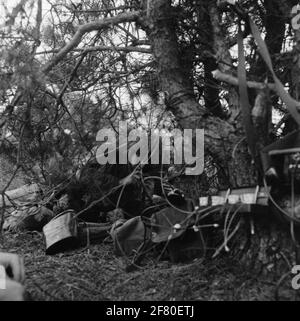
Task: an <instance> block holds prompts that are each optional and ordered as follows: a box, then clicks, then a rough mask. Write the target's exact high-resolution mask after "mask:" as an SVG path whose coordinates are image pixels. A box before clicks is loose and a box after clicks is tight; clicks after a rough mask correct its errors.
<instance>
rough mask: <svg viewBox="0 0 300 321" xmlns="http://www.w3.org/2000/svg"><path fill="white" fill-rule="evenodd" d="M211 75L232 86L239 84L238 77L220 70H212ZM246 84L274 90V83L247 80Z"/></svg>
mask: <svg viewBox="0 0 300 321" xmlns="http://www.w3.org/2000/svg"><path fill="white" fill-rule="evenodd" d="M212 75H213V77H214V78H215V79H217V80H219V81H223V82H226V83H227V84H230V85H233V86H238V85H239V80H238V78H236V77H234V76H232V75H229V74H227V73H224V72H221V71H220V70H218V69H217V70H214V71H213V72H212ZM247 85H248V87H249V88H252V89H258V90H264V89H265V88H269V89H270V90H273V91H276V88H275V85H274V84H268V83H266V84H264V83H261V82H256V81H247Z"/></svg>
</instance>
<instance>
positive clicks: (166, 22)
mask: <svg viewBox="0 0 300 321" xmlns="http://www.w3.org/2000/svg"><path fill="white" fill-rule="evenodd" d="M147 9H148V10H147V17H144V19H143V27H144V29H145V31H146V33H147V36H148V38H149V40H150V42H151V45H152V51H153V55H154V58H155V60H156V63H157V71H158V75H159V79H160V85H161V89H162V90H163V91H164V92H166V93H167V96H168V97H169V100H168V107H169V109H170V110H171V111H172V113H173V114H174V116H175V117H176V119H177V121H178V123H179V125H180V126H181V127H182V128H191V129H196V128H202V129H204V130H205V149H206V150H207V151H209V153H210V154H211V155H212V156H213V157H214V160H215V161H216V162H218V163H219V164H220V166H221V167H222V168H223V169H224V171H225V172H226V173H227V176H228V182H229V185H230V186H231V187H237V186H245V185H253V184H256V182H257V179H256V178H257V175H256V171H255V169H254V166H253V165H251V157H250V154H249V152H248V150H247V146H246V144H245V142H244V139H243V138H244V136H245V134H244V132H243V129H242V128H241V126H237V123H236V122H235V121H232V122H231V123H230V122H227V121H225V120H222V119H220V118H218V117H213V116H211V115H209V114H208V113H207V111H206V109H205V108H203V107H202V106H200V105H199V103H198V102H197V101H196V99H195V96H194V93H193V90H192V88H191V87H190V83H189V80H188V79H186V77H185V73H184V72H183V70H182V67H181V64H180V59H179V49H178V44H177V37H176V33H175V24H176V21H175V20H174V17H173V15H172V6H171V1H170V0H152V1H150V2H148V8H147ZM218 44H220V41H218ZM221 49H222V50H223V49H224V48H223V47H222V48H221ZM221 49H220V50H221ZM228 58H229V57H228Z"/></svg>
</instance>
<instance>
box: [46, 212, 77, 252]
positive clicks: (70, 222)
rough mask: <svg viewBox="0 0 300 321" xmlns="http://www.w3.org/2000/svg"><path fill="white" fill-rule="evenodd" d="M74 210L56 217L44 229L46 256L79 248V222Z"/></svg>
mask: <svg viewBox="0 0 300 321" xmlns="http://www.w3.org/2000/svg"><path fill="white" fill-rule="evenodd" d="M74 214H75V212H74V211H73V210H67V211H64V212H62V213H60V214H58V215H57V216H55V217H54V218H53V219H52V220H51V221H50V222H49V223H48V224H46V225H45V226H44V227H43V232H44V236H45V242H46V254H50V255H51V254H56V253H59V252H63V251H66V250H69V249H73V248H75V247H77V246H78V243H79V242H78V238H77V235H78V233H77V221H76V219H74Z"/></svg>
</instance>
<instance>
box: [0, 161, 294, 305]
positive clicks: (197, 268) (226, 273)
mask: <svg viewBox="0 0 300 321" xmlns="http://www.w3.org/2000/svg"><path fill="white" fill-rule="evenodd" d="M0 172H1V181H0V188H3V187H4V186H5V184H6V182H7V181H9V179H10V175H11V173H12V167H11V165H10V163H9V162H8V161H6V160H5V159H3V158H1V159H0ZM23 184H24V182H23V181H22V178H21V177H20V176H17V178H16V179H15V180H14V181H13V183H12V185H11V186H10V188H9V189H12V188H16V187H19V186H21V185H23ZM0 251H7V252H10V253H17V254H19V255H22V256H23V258H24V263H25V268H26V282H25V286H26V290H27V292H28V294H29V297H30V298H31V299H32V300H35V301H44V300H50V301H51V300H52V301H53V300H59V301H61V300H79V301H82V300H153V301H161V300H184V301H188V300H210V301H220V300H222V301H223V300H227V301H228V300H233V301H238V300H256V301H262V300H268V301H269V300H275V294H276V289H277V290H278V291H277V292H278V299H280V300H295V299H296V300H300V293H299V291H298V293H296V292H295V291H294V290H292V287H291V277H289V278H287V279H285V281H284V282H283V283H282V284H281V285H280V287H279V288H278V287H277V284H278V282H279V280H280V278H281V277H282V275H278V274H276V273H273V272H272V273H271V272H266V271H264V272H260V273H258V272H253V270H252V269H251V268H250V267H247V266H245V265H242V264H241V263H240V262H239V261H236V260H233V259H230V258H229V257H226V258H224V257H223V258H222V257H221V256H220V257H217V258H216V259H214V260H203V259H198V260H195V261H193V262H191V263H187V264H182V263H181V264H174V263H171V262H169V261H160V262H157V259H156V258H151V257H148V258H146V259H145V261H144V265H143V267H142V268H141V269H140V270H137V271H134V272H130V273H127V272H126V270H125V269H126V266H127V263H128V262H126V259H124V258H119V257H116V255H115V254H114V252H113V245H112V244H96V245H90V246H89V248H80V249H77V250H73V251H70V252H65V253H62V254H57V255H53V256H49V255H46V254H45V242H44V239H43V235H42V233H37V232H33V233H32V232H27V233H20V232H19V233H12V232H6V233H3V234H2V235H1V239H0Z"/></svg>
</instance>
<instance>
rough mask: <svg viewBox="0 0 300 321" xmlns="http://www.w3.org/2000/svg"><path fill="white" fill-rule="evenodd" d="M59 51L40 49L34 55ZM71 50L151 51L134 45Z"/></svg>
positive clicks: (149, 52)
mask: <svg viewBox="0 0 300 321" xmlns="http://www.w3.org/2000/svg"><path fill="white" fill-rule="evenodd" d="M59 51H60V49H53V50H48V51H41V52H38V53H36V55H44V54H51V53H58V52H59ZM73 51H75V52H92V51H122V52H140V53H148V54H151V53H152V50H151V49H148V48H141V47H134V46H127V47H113V46H95V47H87V48H75V49H73Z"/></svg>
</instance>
